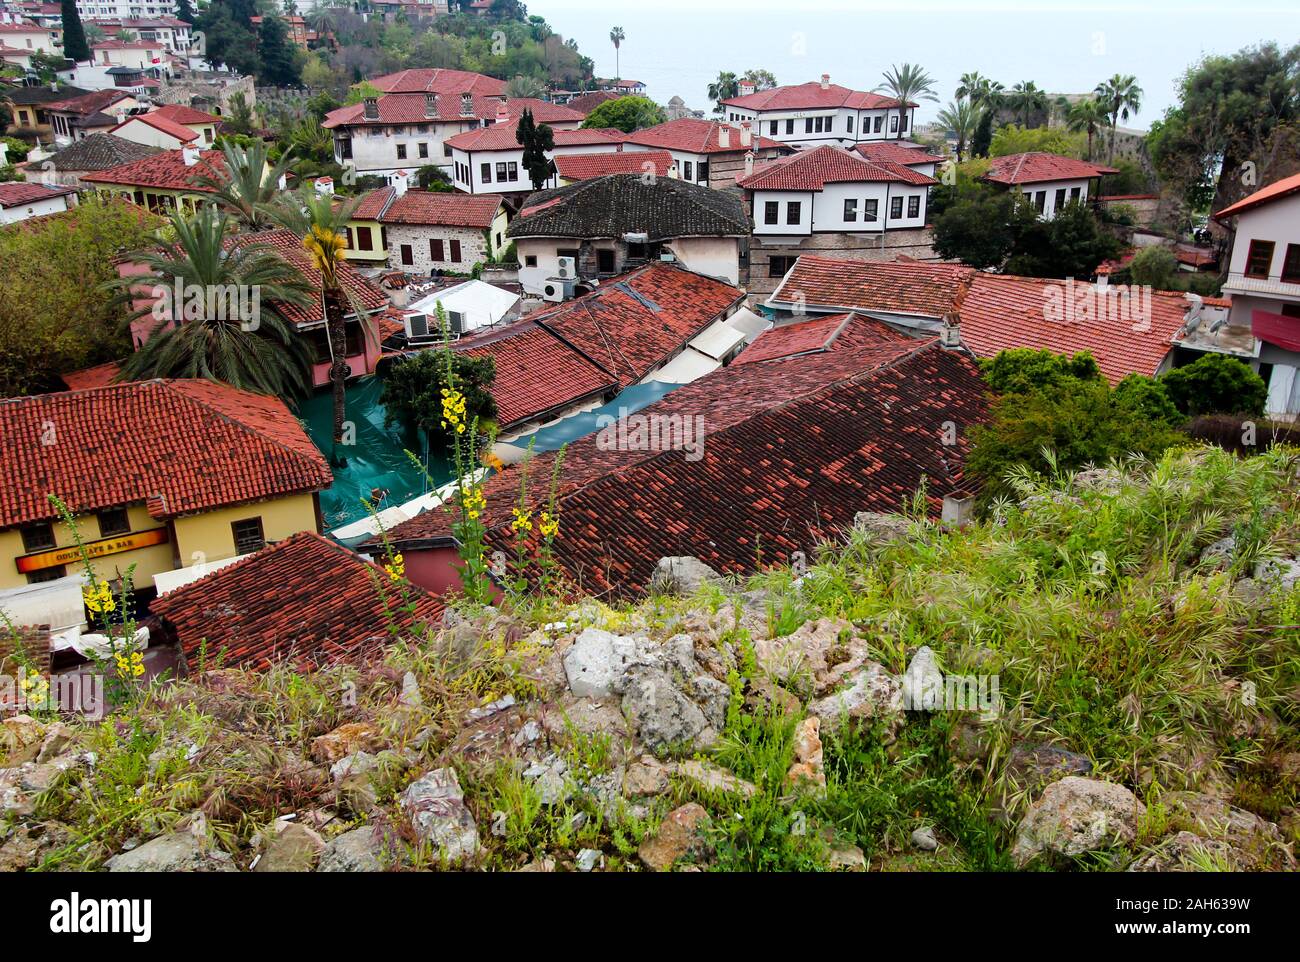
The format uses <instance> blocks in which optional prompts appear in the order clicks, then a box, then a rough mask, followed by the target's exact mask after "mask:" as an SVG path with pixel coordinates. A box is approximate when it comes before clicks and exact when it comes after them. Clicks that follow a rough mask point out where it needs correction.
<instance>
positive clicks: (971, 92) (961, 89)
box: [954, 70, 993, 105]
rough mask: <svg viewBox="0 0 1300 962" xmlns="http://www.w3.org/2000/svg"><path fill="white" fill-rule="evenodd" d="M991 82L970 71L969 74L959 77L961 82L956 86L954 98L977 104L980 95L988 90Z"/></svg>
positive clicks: (975, 71)
mask: <svg viewBox="0 0 1300 962" xmlns="http://www.w3.org/2000/svg"><path fill="white" fill-rule="evenodd" d="M992 83H993V81H991V80H989V78H988V77H985V76H984V75H983V74H982V73H980V72H979V71H978V70H972V71H970V72H969V73H964V74H962V75H961V82H960V83H958V84H957V90H956V93H955V95H954V96H956V98H957V99H958V100H969V101H970V102H971V103H973V104H977V105H978V104H979V102H980V94H981V93H982V92H983V91H985V90H988V88H989V86H990V85H991V84H992Z"/></svg>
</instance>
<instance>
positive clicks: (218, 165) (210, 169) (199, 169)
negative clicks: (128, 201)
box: [81, 128, 226, 194]
mask: <svg viewBox="0 0 1300 962" xmlns="http://www.w3.org/2000/svg"><path fill="white" fill-rule="evenodd" d="M187 129H188V128H187ZM183 155H184V151H183V150H165V151H163V152H162V153H159V154H155V155H154V156H152V157H145V158H142V159H140V160H135V161H132V162H131V163H129V164H122V165H121V166H118V167H110V168H108V169H107V170H97V171H94V172H92V173H89V174H86V175H84V176H83V177H82V178H81V179H82V180H83V181H85V182H86V183H91V184H118V185H121V186H123V187H155V188H158V189H161V190H183V191H187V192H189V193H195V194H211V193H213V189H212V188H211V187H207V186H204V185H202V184H200V183H198V179H199V178H200V177H203V176H204V175H207V176H209V177H219V176H221V174H222V173H223V172H224V171H225V169H226V162H225V160H224V159H223V156H222V153H221V151H219V150H205V151H202V152H201V153H200V154H199V160H198V163H196V164H195V165H194V166H193V167H187V166H185V158H184V156H183Z"/></svg>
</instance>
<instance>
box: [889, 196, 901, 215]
mask: <svg viewBox="0 0 1300 962" xmlns="http://www.w3.org/2000/svg"><path fill="white" fill-rule="evenodd" d="M889 216H890V217H892V218H894V219H895V220H897V219H898V218H899V217H902V216H903V198H901V197H891V198H889Z"/></svg>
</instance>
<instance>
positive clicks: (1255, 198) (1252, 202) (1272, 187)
mask: <svg viewBox="0 0 1300 962" xmlns="http://www.w3.org/2000/svg"><path fill="white" fill-rule="evenodd" d="M1297 191H1300V174H1292V175H1291V176H1290V177H1283V178H1282V179H1281V180H1279V181H1275V182H1274V183H1272V184H1269V185H1268V186H1267V187H1261V188H1260V189H1259V190H1257V191H1255V192H1254V193H1253V194H1250V195H1248V196H1246V197H1243V198H1242V199H1241V200H1239V201H1237V202H1236V203H1235V204H1232V205H1231V206H1229V207H1225V208H1223V210H1221V211H1219V212H1218V213H1217V214H1215V215H1214V219H1215V220H1221V219H1222V218H1224V217H1235V216H1236V215H1237V214H1242V213H1245V212H1246V211H1248V210H1252V209H1254V208H1256V207H1258V206H1259V205H1261V204H1267V203H1270V202H1271V201H1275V200H1280V199H1281V198H1283V197H1289V196H1291V195H1292V194H1294V193H1296V192H1297Z"/></svg>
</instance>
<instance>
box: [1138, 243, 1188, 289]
mask: <svg viewBox="0 0 1300 962" xmlns="http://www.w3.org/2000/svg"><path fill="white" fill-rule="evenodd" d="M1128 270H1129V278H1130V280H1131V283H1134V284H1142V285H1146V286H1148V287H1154V288H1155V289H1156V290H1158V291H1167V290H1170V289H1171V287H1172V285H1173V283H1174V277H1175V275H1176V274H1177V273H1178V260H1177V258H1175V257H1174V253H1173V251H1171V250H1169V248H1167V247H1161V246H1155V247H1144V248H1142V250H1140V251H1138V252H1137V254H1135V255H1134V256H1133V260H1132V261H1130V262H1129V265H1128Z"/></svg>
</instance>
